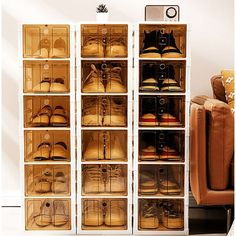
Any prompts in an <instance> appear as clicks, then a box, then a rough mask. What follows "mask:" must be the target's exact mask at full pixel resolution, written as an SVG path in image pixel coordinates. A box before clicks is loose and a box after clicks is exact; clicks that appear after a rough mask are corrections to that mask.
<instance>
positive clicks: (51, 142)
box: [24, 130, 70, 162]
mask: <svg viewBox="0 0 236 236" xmlns="http://www.w3.org/2000/svg"><path fill="white" fill-rule="evenodd" d="M24 142H25V144H24V151H25V154H24V155H25V162H47V161H55V162H56V161H67V162H68V161H70V131H69V130H57V131H56V130H53V131H52V130H49V131H48V130H45V131H44V130H34V131H30V130H29V131H28V130H27V131H24Z"/></svg>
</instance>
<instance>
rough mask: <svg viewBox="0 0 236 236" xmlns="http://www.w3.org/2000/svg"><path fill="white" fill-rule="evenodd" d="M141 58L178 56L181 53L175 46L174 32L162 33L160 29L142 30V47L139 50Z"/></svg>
mask: <svg viewBox="0 0 236 236" xmlns="http://www.w3.org/2000/svg"><path fill="white" fill-rule="evenodd" d="M140 57H143V58H161V57H162V58H180V57H183V54H182V53H181V51H180V50H179V48H178V47H177V46H176V42H175V38H174V32H173V30H171V32H170V33H162V32H161V31H160V30H158V31H157V30H153V31H151V32H147V31H144V38H143V47H142V50H141V51H140Z"/></svg>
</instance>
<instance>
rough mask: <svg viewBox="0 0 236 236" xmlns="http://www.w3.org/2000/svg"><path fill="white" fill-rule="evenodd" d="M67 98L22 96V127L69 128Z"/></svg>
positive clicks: (68, 102)
mask: <svg viewBox="0 0 236 236" xmlns="http://www.w3.org/2000/svg"><path fill="white" fill-rule="evenodd" d="M69 126H70V98H69V97H68V96H37V97H36V96H24V127H25V128H28V127H69Z"/></svg>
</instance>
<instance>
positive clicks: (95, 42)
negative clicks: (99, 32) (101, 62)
mask: <svg viewBox="0 0 236 236" xmlns="http://www.w3.org/2000/svg"><path fill="white" fill-rule="evenodd" d="M81 51H82V57H104V47H103V43H102V40H101V39H98V38H93V37H91V38H89V39H87V40H86V41H85V42H84V45H83V46H82V50H81Z"/></svg>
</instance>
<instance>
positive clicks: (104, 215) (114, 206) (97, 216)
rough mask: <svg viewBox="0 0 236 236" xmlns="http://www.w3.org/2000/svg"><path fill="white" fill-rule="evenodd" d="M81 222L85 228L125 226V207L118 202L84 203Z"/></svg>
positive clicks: (88, 201) (97, 201)
mask: <svg viewBox="0 0 236 236" xmlns="http://www.w3.org/2000/svg"><path fill="white" fill-rule="evenodd" d="M83 208H84V210H83V213H82V217H83V218H82V219H83V220H82V221H83V225H85V226H92V227H98V226H102V225H105V226H111V227H115V226H124V225H125V224H126V215H125V205H124V203H123V202H121V201H120V200H108V201H99V200H96V201H95V200H86V201H84V207H83Z"/></svg>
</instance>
